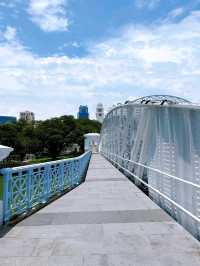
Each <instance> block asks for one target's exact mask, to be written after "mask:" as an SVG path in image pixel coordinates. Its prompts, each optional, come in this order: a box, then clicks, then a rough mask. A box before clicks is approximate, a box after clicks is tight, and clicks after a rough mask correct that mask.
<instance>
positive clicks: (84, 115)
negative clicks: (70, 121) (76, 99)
mask: <svg viewBox="0 0 200 266" xmlns="http://www.w3.org/2000/svg"><path fill="white" fill-rule="evenodd" d="M77 117H78V119H89V112H88V106H87V105H80V106H79V112H78V115H77Z"/></svg>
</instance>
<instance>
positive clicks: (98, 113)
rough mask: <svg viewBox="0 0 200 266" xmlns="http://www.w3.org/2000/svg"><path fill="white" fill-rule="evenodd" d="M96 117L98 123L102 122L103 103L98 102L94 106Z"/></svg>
mask: <svg viewBox="0 0 200 266" xmlns="http://www.w3.org/2000/svg"><path fill="white" fill-rule="evenodd" d="M96 119H97V121H99V122H100V123H103V120H104V107H103V104H102V103H98V104H97V108H96Z"/></svg>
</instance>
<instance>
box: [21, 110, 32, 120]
mask: <svg viewBox="0 0 200 266" xmlns="http://www.w3.org/2000/svg"><path fill="white" fill-rule="evenodd" d="M20 120H24V121H27V122H33V121H35V115H34V113H33V112H30V111H25V112H21V113H20Z"/></svg>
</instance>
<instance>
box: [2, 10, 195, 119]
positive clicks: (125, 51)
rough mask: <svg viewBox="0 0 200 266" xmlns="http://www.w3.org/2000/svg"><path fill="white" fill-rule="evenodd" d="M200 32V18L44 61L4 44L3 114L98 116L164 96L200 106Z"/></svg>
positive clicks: (133, 30) (135, 29)
mask: <svg viewBox="0 0 200 266" xmlns="http://www.w3.org/2000/svg"><path fill="white" fill-rule="evenodd" d="M199 28H200V12H193V13H191V14H190V15H189V16H188V17H186V18H185V19H183V20H182V21H180V22H178V23H172V22H170V23H169V22H168V23H167V24H162V25H160V26H158V25H157V26H149V27H148V26H146V27H141V26H133V25H132V26H131V25H130V26H128V27H126V28H125V29H123V30H122V31H121V32H120V33H119V36H118V37H116V38H111V39H108V40H105V41H104V42H101V43H97V44H93V45H91V46H90V47H88V55H87V56H85V57H83V58H70V57H67V56H54V57H53V56H51V57H38V56H35V55H33V54H32V53H30V52H28V51H27V50H26V49H25V48H24V47H23V46H22V45H21V44H20V43H19V42H17V41H12V42H8V41H4V42H2V43H0V99H1V105H0V113H8V114H13V113H15V112H19V111H20V110H23V109H31V110H33V111H36V114H37V116H38V117H40V118H45V117H49V116H53V115H56V114H57V115H60V114H64V113H66V114H69V113H74V114H76V112H77V108H78V105H79V104H81V103H82V104H84V103H86V104H89V106H90V107H91V108H93V110H94V107H95V104H96V103H97V102H99V101H102V102H104V103H105V104H106V105H107V106H109V105H110V106H111V105H112V104H113V103H116V102H123V101H125V100H127V99H128V98H130V97H135V96H138V95H147V94H160V93H165V94H172V95H177V96H182V97H188V98H189V99H193V100H194V101H195V102H196V101H199V99H200V90H199V84H200V32H199ZM8 35H9V34H8ZM10 35H11V36H12V34H10ZM13 36H14V34H13ZM15 38H16V37H15ZM8 39H9V38H8ZM2 99H5V102H2Z"/></svg>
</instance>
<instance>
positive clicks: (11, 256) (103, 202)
mask: <svg viewBox="0 0 200 266" xmlns="http://www.w3.org/2000/svg"><path fill="white" fill-rule="evenodd" d="M5 265H7V266H12V265H15V266H24V265H25V266H29V265H31V266H33V265H34V266H37V265H39V266H44V265H52V266H53V265H60V266H61V265H62V266H108V265H109V266H158V265H163V266H176V265H177V266H180V265H185V266H194V265H195V266H197V265H198V266H199V265H200V244H199V242H198V241H197V240H195V239H194V238H193V237H192V236H191V235H190V234H189V233H187V232H186V231H185V230H184V229H183V228H182V227H181V226H180V225H178V224H177V223H176V222H175V221H173V220H172V219H171V218H170V217H169V216H168V215H167V214H166V213H165V212H164V211H162V210H161V209H160V208H159V207H158V206H157V205H156V204H154V203H153V202H152V201H151V200H150V199H149V198H148V197H147V196H146V195H145V194H144V193H143V192H141V191H140V190H139V189H138V188H137V187H136V186H135V185H133V184H132V183H131V182H130V181H129V180H128V179H127V178H126V177H125V176H124V175H123V174H121V173H120V172H119V171H118V170H117V169H115V168H114V167H113V166H112V165H111V164H110V163H109V162H107V161H106V160H105V159H104V158H103V157H101V156H100V155H98V154H96V155H93V157H92V160H91V163H90V167H89V171H88V174H87V178H86V182H85V183H84V184H82V185H81V186H79V187H78V188H76V189H74V190H73V191H71V192H70V193H68V194H66V195H64V196H63V197H61V198H60V199H58V200H56V201H54V202H53V203H51V204H49V205H48V206H47V207H45V208H44V209H42V210H40V211H38V212H37V213H35V214H34V215H32V216H30V217H29V218H27V219H25V220H24V221H22V222H20V223H19V224H18V225H16V226H15V227H13V228H12V229H11V230H10V231H9V232H7V234H5V235H4V236H3V237H2V238H0V266H5Z"/></svg>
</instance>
